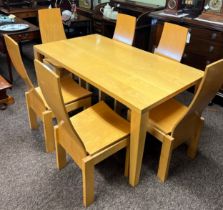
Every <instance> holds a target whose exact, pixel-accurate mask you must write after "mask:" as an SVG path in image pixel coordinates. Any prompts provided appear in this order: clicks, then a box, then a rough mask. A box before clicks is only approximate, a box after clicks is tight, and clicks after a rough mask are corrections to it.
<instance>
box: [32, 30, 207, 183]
mask: <svg viewBox="0 0 223 210" xmlns="http://www.w3.org/2000/svg"><path fill="white" fill-rule="evenodd" d="M34 52H35V58H36V59H38V60H40V61H42V59H43V57H48V58H51V59H52V60H54V61H56V62H57V63H59V64H60V65H61V66H62V67H64V68H65V69H67V70H69V71H70V72H72V73H73V74H75V75H77V76H79V77H80V78H81V79H83V80H85V81H86V82H88V83H89V84H91V85H93V86H95V87H96V88H98V89H100V90H101V91H103V92H105V93H106V94H108V95H109V96H111V97H113V98H114V99H116V100H117V101H119V102H121V103H122V104H124V105H125V106H127V107H128V108H129V109H130V110H131V120H130V169H129V183H130V185H132V186H136V185H137V184H138V182H139V176H140V171H141V165H142V157H143V152H144V144H145V137H146V126H145V125H146V122H147V119H148V114H149V111H150V109H152V108H153V107H155V106H157V105H159V104H161V103H163V102H165V101H167V100H168V99H170V98H172V97H174V96H176V95H178V94H179V93H181V92H183V91H185V90H186V89H188V88H189V87H191V86H194V85H196V84H198V83H199V82H200V80H201V78H202V77H203V72H202V71H200V70H198V69H195V68H192V67H190V66H187V65H183V64H181V63H178V62H175V61H172V60H169V59H167V58H164V57H161V56H159V55H155V54H152V53H149V52H146V51H143V50H140V49H137V48H135V47H132V46H129V45H126V44H123V43H121V42H118V41H115V40H112V39H110V38H106V37H104V36H101V35H98V34H93V35H88V36H83V37H78V38H73V39H68V40H62V41H57V42H51V43H47V44H41V45H36V46H35V47H34Z"/></svg>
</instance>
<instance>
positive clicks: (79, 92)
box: [35, 76, 92, 108]
mask: <svg viewBox="0 0 223 210" xmlns="http://www.w3.org/2000/svg"><path fill="white" fill-rule="evenodd" d="M35 89H36V91H37V92H38V93H39V95H40V96H41V98H42V100H43V102H44V104H45V106H46V107H47V108H49V106H48V105H47V103H46V101H45V99H44V97H43V94H42V91H41V90H40V87H36V88H35ZM61 90H62V95H63V100H64V103H65V104H66V105H67V104H69V103H72V102H75V101H77V100H80V99H81V98H85V97H88V96H90V95H91V94H92V93H91V92H89V91H88V90H86V89H84V88H82V87H80V86H79V85H78V84H77V83H76V82H75V81H74V80H73V79H72V78H71V77H69V76H66V77H62V78H61Z"/></svg>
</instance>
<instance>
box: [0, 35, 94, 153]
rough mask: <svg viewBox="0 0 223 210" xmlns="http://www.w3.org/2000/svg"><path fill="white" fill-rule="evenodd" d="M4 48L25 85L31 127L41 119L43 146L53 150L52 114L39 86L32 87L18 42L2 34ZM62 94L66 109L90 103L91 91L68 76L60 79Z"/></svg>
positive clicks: (87, 105) (70, 109)
mask: <svg viewBox="0 0 223 210" xmlns="http://www.w3.org/2000/svg"><path fill="white" fill-rule="evenodd" d="M4 39H5V43H6V48H7V50H8V54H9V56H10V58H11V61H12V63H13V65H14V67H15V69H16V71H17V72H18V74H19V75H20V76H21V77H22V79H23V80H24V81H25V83H26V85H27V89H28V91H27V92H26V93H25V95H26V105H27V111H28V116H29V124H30V127H31V128H32V129H35V128H37V127H38V126H37V117H39V118H40V119H41V120H42V121H43V128H44V135H45V146H46V151H47V152H52V151H54V150H55V141H54V132H53V123H52V118H53V117H54V114H53V113H52V111H51V109H50V108H49V106H48V104H47V103H46V101H45V99H44V97H43V95H42V92H41V90H40V88H39V87H34V85H33V84H32V82H31V80H30V79H29V76H28V74H27V72H26V69H25V66H24V64H23V61H22V57H21V54H20V51H19V46H18V44H17V43H16V42H15V41H14V40H13V39H12V38H10V37H9V36H7V35H4ZM61 84H62V95H63V99H64V103H65V105H66V109H67V111H72V110H76V109H78V108H81V107H83V108H87V107H89V106H90V105H91V92H89V91H87V90H85V89H84V88H82V87H80V86H79V85H78V84H76V83H75V82H74V81H73V79H72V78H70V77H69V76H64V77H63V78H62V79H61Z"/></svg>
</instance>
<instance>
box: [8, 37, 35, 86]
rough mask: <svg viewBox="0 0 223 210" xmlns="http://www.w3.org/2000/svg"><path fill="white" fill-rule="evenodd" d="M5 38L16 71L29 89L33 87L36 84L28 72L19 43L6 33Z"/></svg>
mask: <svg viewBox="0 0 223 210" xmlns="http://www.w3.org/2000/svg"><path fill="white" fill-rule="evenodd" d="M4 39H5V44H6V48H7V51H8V54H9V57H10V59H11V61H12V64H13V65H14V67H15V69H16V71H17V72H18V74H19V75H20V76H21V77H22V79H23V80H24V82H25V83H26V85H27V87H28V89H29V90H30V89H33V88H34V86H33V84H32V82H31V80H30V78H29V76H28V74H27V72H26V69H25V66H24V64H23V61H22V57H21V54H20V50H19V46H18V44H17V43H16V42H15V41H14V40H13V39H12V38H11V37H9V36H8V35H6V34H4Z"/></svg>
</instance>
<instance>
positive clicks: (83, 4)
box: [79, 0, 92, 9]
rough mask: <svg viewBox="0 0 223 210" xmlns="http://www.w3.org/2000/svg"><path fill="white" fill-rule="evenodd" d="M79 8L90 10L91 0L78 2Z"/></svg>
mask: <svg viewBox="0 0 223 210" xmlns="http://www.w3.org/2000/svg"><path fill="white" fill-rule="evenodd" d="M79 7H82V8H86V9H91V8H92V0H79Z"/></svg>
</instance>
